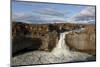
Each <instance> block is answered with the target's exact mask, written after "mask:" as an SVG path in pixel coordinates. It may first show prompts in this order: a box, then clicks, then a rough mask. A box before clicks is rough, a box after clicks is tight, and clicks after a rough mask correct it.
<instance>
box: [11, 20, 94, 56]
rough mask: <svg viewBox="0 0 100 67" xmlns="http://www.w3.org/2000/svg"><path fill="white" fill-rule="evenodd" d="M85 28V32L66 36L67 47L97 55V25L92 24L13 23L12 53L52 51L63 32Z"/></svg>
mask: <svg viewBox="0 0 100 67" xmlns="http://www.w3.org/2000/svg"><path fill="white" fill-rule="evenodd" d="M79 28H85V31H84V32H80V33H77V32H72V33H69V34H67V35H66V38H65V42H66V45H67V46H69V47H70V49H72V50H77V51H82V52H87V53H90V54H93V55H95V51H96V43H95V39H96V37H95V32H96V30H95V25H92V24H70V23H59V24H26V23H21V22H13V23H12V52H13V53H15V52H17V51H19V50H22V49H24V48H29V49H34V50H45V51H52V50H53V48H54V47H55V46H56V44H57V43H58V40H59V36H60V33H61V32H64V31H70V30H74V29H79Z"/></svg>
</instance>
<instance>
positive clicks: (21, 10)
mask: <svg viewBox="0 0 100 67" xmlns="http://www.w3.org/2000/svg"><path fill="white" fill-rule="evenodd" d="M91 11H92V12H91ZM84 12H85V13H86V14H85V13H84ZM87 13H88V14H87ZM94 13H95V7H94V6H82V5H71V4H54V3H36V2H15V1H13V2H12V20H14V21H22V22H27V23H55V22H68V21H70V22H76V21H77V22H79V21H80V22H83V21H85V22H87V21H90V20H91V19H94V20H93V21H95V14H94ZM82 15H83V16H84V17H83V16H82ZM88 15H89V16H88ZM78 16H79V17H78ZM80 17H81V18H80ZM87 18H88V19H87Z"/></svg>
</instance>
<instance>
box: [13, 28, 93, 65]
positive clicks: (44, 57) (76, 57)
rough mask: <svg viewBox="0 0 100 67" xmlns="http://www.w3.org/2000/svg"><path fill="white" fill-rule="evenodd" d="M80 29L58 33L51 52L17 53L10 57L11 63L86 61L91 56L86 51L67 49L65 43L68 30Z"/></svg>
mask: <svg viewBox="0 0 100 67" xmlns="http://www.w3.org/2000/svg"><path fill="white" fill-rule="evenodd" d="M82 30H83V29H80V30H72V31H67V32H63V33H60V39H59V41H58V43H57V45H56V47H55V48H54V49H53V50H52V52H45V51H33V52H27V53H25V54H22V55H18V56H15V57H13V58H12V65H29V64H50V63H63V62H66V63H67V62H76V61H86V60H87V58H89V57H91V56H92V55H89V54H87V53H82V52H76V51H71V50H69V47H68V46H66V44H65V40H64V39H65V35H66V34H69V33H70V32H73V31H74V32H80V31H82Z"/></svg>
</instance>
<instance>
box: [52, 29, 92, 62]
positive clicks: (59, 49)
mask: <svg viewBox="0 0 100 67" xmlns="http://www.w3.org/2000/svg"><path fill="white" fill-rule="evenodd" d="M83 30H84V28H82V29H78V30H72V31H67V32H63V33H60V39H59V41H58V44H57V45H56V47H55V48H54V49H53V51H52V54H53V55H54V56H56V57H60V58H63V59H65V60H64V61H65V62H66V61H73V60H79V61H80V60H86V58H87V57H89V56H91V55H89V54H86V53H81V52H76V51H70V50H69V47H68V46H67V45H66V43H65V35H66V34H69V33H70V32H81V31H83Z"/></svg>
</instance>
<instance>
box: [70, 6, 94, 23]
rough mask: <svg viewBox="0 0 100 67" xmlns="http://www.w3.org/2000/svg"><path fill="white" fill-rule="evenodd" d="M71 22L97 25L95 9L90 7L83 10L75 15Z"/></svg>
mask: <svg viewBox="0 0 100 67" xmlns="http://www.w3.org/2000/svg"><path fill="white" fill-rule="evenodd" d="M70 20H71V21H74V22H77V23H78V22H79V23H95V7H94V6H89V7H87V8H85V9H83V10H82V11H81V12H80V13H78V14H76V15H74V16H73V17H72V18H71V19H70Z"/></svg>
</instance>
